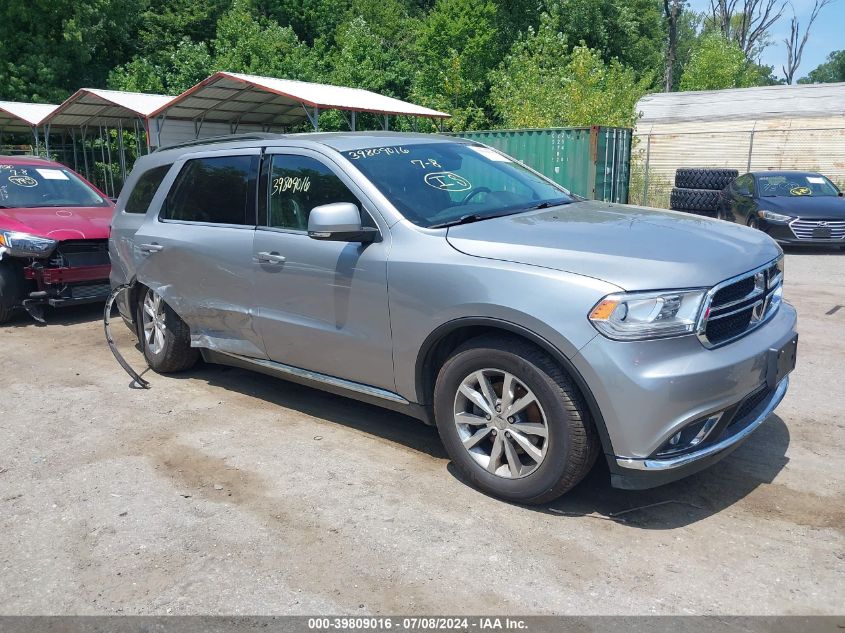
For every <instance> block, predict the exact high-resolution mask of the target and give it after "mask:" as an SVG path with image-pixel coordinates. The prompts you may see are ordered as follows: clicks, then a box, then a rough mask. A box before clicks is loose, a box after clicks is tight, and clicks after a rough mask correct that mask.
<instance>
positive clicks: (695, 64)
mask: <svg viewBox="0 0 845 633" xmlns="http://www.w3.org/2000/svg"><path fill="white" fill-rule="evenodd" d="M761 83H762V82H761V77H760V71H759V69H758V68H757V67H755V66H754V65H753V64H750V63H749V62H748V59H747V58H746V56H745V53H744V52H743V51H742V49H741V48H740V47H739V45H738V44H736V43H735V42H733V41H728V40H726V39H725V38H724V37H722V36H721V35H719V34H716V33H711V34H707V35H704V36H702V37H701V38H700V40H699V42H698V43H697V45H696V46H695V48H694V49H693V52H692V56H691V58H690V61H689V63H688V64H687V66H686V68H684V73H683V75H681V90H722V89H724V88H748V87H750V86H757V85H760V84H761Z"/></svg>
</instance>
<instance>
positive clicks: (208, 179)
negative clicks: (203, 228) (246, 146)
mask: <svg viewBox="0 0 845 633" xmlns="http://www.w3.org/2000/svg"><path fill="white" fill-rule="evenodd" d="M257 171H258V156H220V157H214V158H196V159H194V160H190V161H188V162H187V163H185V165H184V167H182V171H180V172H179V175H178V176H177V177H176V182H174V183H173V187H172V189H171V190H170V193H168V194H167V199H166V200H165V201H164V208H163V209H162V212H161V219H163V220H180V221H183V222H207V223H212V224H240V225H247V226H255V182H256V177H257Z"/></svg>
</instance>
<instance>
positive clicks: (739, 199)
mask: <svg viewBox="0 0 845 633" xmlns="http://www.w3.org/2000/svg"><path fill="white" fill-rule="evenodd" d="M719 218H721V219H723V220H728V221H730V222H740V223H742V224H745V225H747V226H750V227H753V228H757V229H760V230H761V231H764V232H765V233H768V234H769V235H770V236H771V237H772V238H773V239H775V240H777V241H778V242H780V243H781V244H824V245H837V244H838V245H843V246H845V198H843V194H842V192H841V191H840V190H839V189H838V188H837V187H836V185H834V184H833V183H832V182H831V181H830V180H829V179H828V178H826V177H825V176H822V175H821V174H816V173H812V172H804V171H758V172H753V173H749V174H744V175H742V176H740V177H739V178H736V179H735V180H734V181H733V182H731V184H729V185H728V186H727V187H725V189H724V191H722V198H721V205H720V209H719Z"/></svg>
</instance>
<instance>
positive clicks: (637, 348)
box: [572, 303, 796, 488]
mask: <svg viewBox="0 0 845 633" xmlns="http://www.w3.org/2000/svg"><path fill="white" fill-rule="evenodd" d="M795 326H796V313H795V310H794V308H793V307H792V306H791V305H789V304H787V303H783V304H781V306H780V308H779V310H778V311H777V313H776V314H775V315H774V316H773V317H772V318H771V320H770V321H769V322H768V323H766V324H765V325H763V326H761V327H759V328H758V329H756V330H754V331H753V332H750V333H749V334H748V335H746V336H745V337H743V338H741V339H738V340H736V341H734V342H732V343H730V344H728V345H725V346H723V347H719V348H717V349H706V348H704V347H703V346H702V345H701V343H700V342H699V341H698V340H697V339H696V338H695V337H692V336H685V337H679V338H675V339H662V340H654V341H641V342H619V341H610V340H608V339H606V338H604V337H602V336H597V337H596V338H595V339H593V340H592V341H590V343H588V344H587V345H586V346H585V347H584V348H583V349H582V350H581V351H580V352H579V354H578V355H576V356H575V357H574V358H573V359H572V360H573V362H574V364H575V367H576V369H577V370H578V371H579V373H580V374H581V376H582V377H583V378H584V380H585V382H586V383H587V386H588V388H589V389H590V391H591V392H592V395H593V397H594V398H595V401H596V405H597V407H598V409H599V411H600V413H601V417H602V419H603V422H604V426H605V429H606V431H607V433H606V435H605V439H606V442H605V445H604V449H605V453H606V455H607V459H608V463H609V465H610V469H611V474H612V483H613V485H614V486H617V487H623V488H648V487H653V486H657V485H661V484H663V483H667V482H669V481H672V480H675V479H680V478H681V477H685V476H686V475H689V474H692V473H694V472H697V471H699V470H701V469H703V468H706V467H707V466H709V465H710V464H712V463H714V462H716V461H718V460H719V459H722V458H723V457H725V456H726V455H727V454H729V453H730V452H731V451H732V450H733V449H735V448H736V447H737V446H739V444H741V443H742V442H743V441H744V440H745V439H746V438H747V437H748V436H749V435H751V433H753V432H754V430H755V429H756V428H758V427H759V426H760V425H761V424H762V423H763V422H764V421H765V420H766V418H767V417H768V416H769V415H770V414H771V412H772V411H773V410H774V408H775V407H776V406H777V405H778V403H779V402H780V401H781V400H782V399H783V396H784V394H785V393H786V389H787V386H788V380H786V379H784V380H782V381H781V382H780V383H779V384H777V385H773V384H772V385H771V387H769V386H768V385H770V384H771V382H770V381H772V377H771V375H770V369H771V352H770V350H772V349H780V348H782V347H783V346H784V345H785V344H786V343H788V342H789V341H790V340H791V339H792V338H794V337H795V336H796V331H795ZM758 396H759V398H758ZM752 397H753V398H754V399H753V400H752ZM746 403H747V404H748V405H749V406H746ZM752 405H753V406H752ZM749 407H750V408H749ZM721 412H724V417H723V422H721V423H720V424H721V426H717V428H716V429H715V430H714V431H713V433H712V434H711V436H710V437H712V438H713V439H712V441H709V440H708V442H702V443H701V445H700V446H699V447H698V448H691V449H690V452H686V453H679V454H678V455H677V456H672V457H663V456H660V457H658V456H657V453H658V451H660V450H662V448H664V447H665V446H666V443H667V442H668V441H669V439H670V438H672V437H674V436H675V435H676V434H677V433H678V432H680V431H682V430H683V429H685V428H688V426H689V425H690V424H692V423H694V422H696V421H699V420H701V419H702V418H706V417H707V416H711V415H716V414H718V413H721Z"/></svg>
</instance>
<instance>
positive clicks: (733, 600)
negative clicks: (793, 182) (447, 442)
mask: <svg viewBox="0 0 845 633" xmlns="http://www.w3.org/2000/svg"><path fill="white" fill-rule="evenodd" d="M786 266H787V268H786V272H787V277H786V278H787V283H786V297H787V300H789V301H790V302H792V303H793V304H794V305H795V306H796V307H797V308H798V312H799V315H800V322H799V330H800V335H801V340H800V345H799V361H798V368H797V370H796V371H795V373H794V375H793V380H792V387H791V389H790V392H789V394H788V395H787V397H786V400H785V401H784V402H783V404H782V405H781V406H780V407H779V408H778V410H777V414H776V415H775V416H774V417H773V418H772V419H770V420H769V422H767V423H766V424H765V425H764V426H763V427H761V428H760V429H759V430H758V431H757V432H756V433H755V434H754V436H753V437H752V438H751V439H750V440H749V441H748V442H747V443H746V444H745V445H744V446H743V447H742V448H740V449H739V450H738V451H736V452H735V453H734V454H733V455H731V456H730V457H728V458H727V459H725V460H724V461H722V462H720V463H719V464H718V465H717V466H715V467H714V468H712V469H710V470H709V471H706V472H704V473H702V474H699V475H696V476H694V477H692V478H689V479H687V480H684V481H681V482H678V483H675V484H671V485H669V486H665V487H662V488H658V489H655V490H650V491H643V492H627V491H619V490H614V489H612V488H610V486H609V483H608V476H607V471H606V467H602V465H601V464H600V465H598V466H597V467H596V469H595V470H594V471H593V472H592V473H591V475H590V476H589V477H588V479H587V480H586V481H585V482H583V483H582V484H581V485H580V486H578V487H577V488H576V489H575V490H574V491H573V492H571V493H570V494H569V495H567V496H566V497H564V498H562V499H560V500H558V501H556V502H554V503H553V504H551V505H547V506H543V507H538V508H526V507H519V506H514V505H509V504H506V503H503V502H500V501H497V500H495V499H492V498H489V497H486V496H484V495H482V494H481V493H479V492H477V491H475V490H473V489H472V488H470V487H468V486H467V485H465V484H464V483H463V482H461V481H460V480H459V479H458V478H457V476H456V473H455V471H454V469H453V468H452V467H451V466H450V464H449V460H448V459H447V457H446V455H445V453H444V451H443V449H442V447H441V445H440V443H439V440H438V437H437V434H436V432H435V430H434V429H433V428H429V427H426V426H424V425H423V424H421V423H419V422H417V421H415V420H412V419H410V418H406V417H404V416H401V415H398V414H395V413H391V412H388V411H384V410H381V409H378V408H376V407H372V406H368V405H364V404H359V403H356V402H354V401H351V400H346V399H343V398H340V397H335V396H331V395H327V394H324V393H322V392H319V391H315V390H312V389H308V388H305V387H301V386H297V385H294V384H290V383H286V382H283V381H279V380H274V379H272V378H268V377H265V376H261V375H258V374H252V373H249V372H247V371H242V370H239V369H229V368H224V367H218V366H201V367H199V368H197V369H196V370H194V371H191V372H189V373H187V374H183V375H179V376H172V377H164V376H158V375H155V374H149V373H148V374H147V375H146V376H147V378H149V379H150V380H151V382H152V389H151V390H149V391H142V390H137V389H130V388H129V386H128V385H129V378H128V377H127V375H126V374H124V373H123V371H122V370H121V369H120V368H119V367H118V365H117V364H116V362H115V361H114V359H113V358H112V356H111V354H110V353H109V350H108V348H107V347H106V344H105V342H104V338H103V331H102V323H101V320H100V317H101V309H100V308H99V307H97V306H93V307H80V308H77V309H72V310H66V311H63V312H52V313H50V315H49V317H48V318H49V324H48V325H47V326H46V327H38V326H36V325H35V324H34V323H33V322H32V321H31V320H30V319H28V318H27V317H25V316H22V317H21V318H19V319H17V320H16V321H15V322H14V323H12V324H11V325H8V326H6V327H0V436H2V444H0V447H2V448H0V596H2V598H0V613H2V614H110V613H123V614H167V613H172V614H316V613H331V614H339V613H353V614H421V613H426V614H482V613H483V614H506V613H518V614H523V615H526V614H545V613H558V614H650V613H656V614H688V613H695V614H728V613H730V614H842V613H843V610H844V609H843V605H845V386H843V384H845V383H844V382H843V375H845V251H840V252H815V251H811V250H792V251H790V252H789V254H788V256H787V264H786ZM837 306H840V307H839V308H838V309H837V308H836V307H837ZM115 329H116V331H118V334H119V335H120V339H121V342H122V345H123V347H124V349H127V348H128V347H129V345H130V337H129V334H128V331H124V330H125V328H123V327H122V325H120V324H116V326H115ZM130 357H131V358H132V360H133V362H134V363H135V366H136V367H138V366H139V365H138V362H139V360H138V359H139V357H138V356H137V355H131V354H130ZM643 506H651V507H643ZM638 508H639V509H638ZM631 509H633V510H632V511H630V512H625V511H626V510H631ZM622 512H624V514H621V515H618V516H615V515H616V514H617V513H622Z"/></svg>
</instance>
